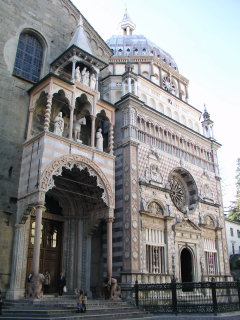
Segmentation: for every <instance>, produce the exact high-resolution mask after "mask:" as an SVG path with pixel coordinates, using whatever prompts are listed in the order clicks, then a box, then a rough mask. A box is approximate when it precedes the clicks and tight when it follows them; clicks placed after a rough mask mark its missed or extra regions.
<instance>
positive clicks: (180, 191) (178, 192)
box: [170, 177, 186, 210]
mask: <svg viewBox="0 0 240 320" xmlns="http://www.w3.org/2000/svg"><path fill="white" fill-rule="evenodd" d="M170 185H171V191H170V196H171V199H172V201H173V203H174V204H175V206H176V207H177V208H178V209H179V210H183V208H184V206H185V203H186V192H185V189H184V186H183V184H182V183H181V182H180V180H178V179H177V178H176V177H173V178H172V179H171V182H170Z"/></svg>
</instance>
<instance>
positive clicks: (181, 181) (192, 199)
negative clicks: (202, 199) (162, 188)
mask: <svg viewBox="0 0 240 320" xmlns="http://www.w3.org/2000/svg"><path fill="white" fill-rule="evenodd" d="M170 197H171V199H172V202H173V203H174V205H175V206H176V208H177V209H178V210H179V211H181V212H183V213H191V212H193V211H194V210H195V209H196V207H197V204H198V191H197V186H196V183H195V181H194V179H193V177H192V175H191V174H190V173H189V172H188V171H186V170H185V169H182V168H179V169H177V170H175V171H174V172H173V173H172V175H171V177H170Z"/></svg>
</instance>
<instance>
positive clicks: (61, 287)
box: [58, 272, 66, 296]
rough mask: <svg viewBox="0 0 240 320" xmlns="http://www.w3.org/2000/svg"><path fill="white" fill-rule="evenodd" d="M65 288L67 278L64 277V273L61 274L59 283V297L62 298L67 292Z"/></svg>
mask: <svg viewBox="0 0 240 320" xmlns="http://www.w3.org/2000/svg"><path fill="white" fill-rule="evenodd" d="M64 287H66V278H65V277H64V273H63V272H61V273H60V277H59V282H58V288H59V295H60V296H62V295H63V292H64V291H66V289H64Z"/></svg>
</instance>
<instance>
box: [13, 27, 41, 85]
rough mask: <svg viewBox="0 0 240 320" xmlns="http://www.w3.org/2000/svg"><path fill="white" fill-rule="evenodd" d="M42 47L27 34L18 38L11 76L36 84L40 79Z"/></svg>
mask: <svg viewBox="0 0 240 320" xmlns="http://www.w3.org/2000/svg"><path fill="white" fill-rule="evenodd" d="M42 57H43V47H42V45H41V43H40V42H39V41H38V39H37V38H36V37H35V36H34V35H32V34H29V33H22V34H21V35H20V37H19V42H18V48H17V54H16V59H15V65H14V69H13V74H15V75H17V76H20V77H22V78H24V79H26V80H29V81H32V82H37V81H38V80H39V77H40V72H41V66H42Z"/></svg>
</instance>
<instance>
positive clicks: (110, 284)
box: [100, 278, 121, 300]
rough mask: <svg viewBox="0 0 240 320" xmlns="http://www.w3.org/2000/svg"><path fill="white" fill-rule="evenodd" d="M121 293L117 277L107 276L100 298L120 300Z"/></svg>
mask: <svg viewBox="0 0 240 320" xmlns="http://www.w3.org/2000/svg"><path fill="white" fill-rule="evenodd" d="M120 295H121V288H120V286H119V285H118V283H117V279H114V278H111V280H110V279H108V278H105V279H104V282H103V285H102V287H101V290H100V298H105V299H111V300H119V299H120Z"/></svg>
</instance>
